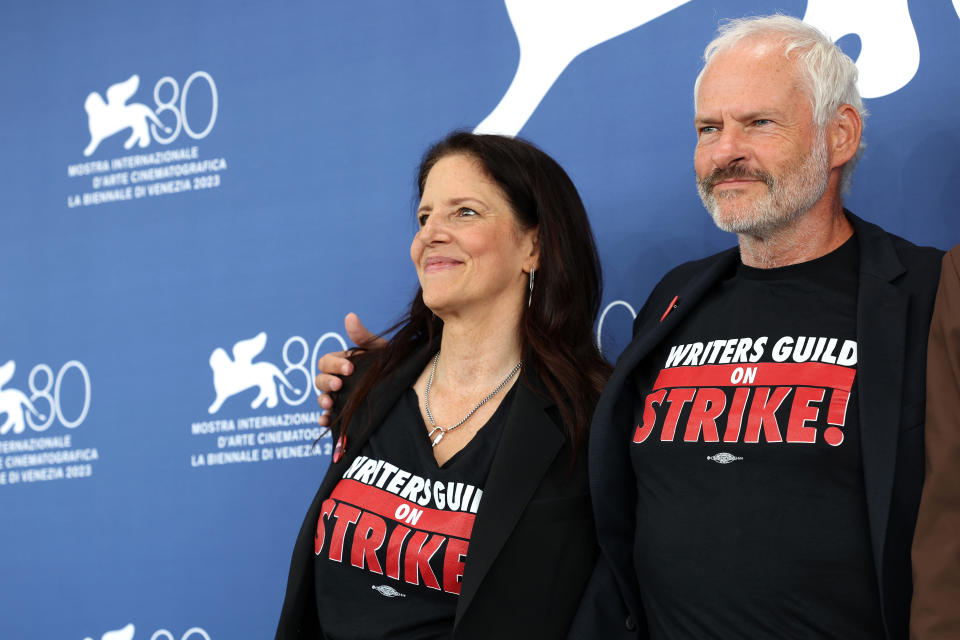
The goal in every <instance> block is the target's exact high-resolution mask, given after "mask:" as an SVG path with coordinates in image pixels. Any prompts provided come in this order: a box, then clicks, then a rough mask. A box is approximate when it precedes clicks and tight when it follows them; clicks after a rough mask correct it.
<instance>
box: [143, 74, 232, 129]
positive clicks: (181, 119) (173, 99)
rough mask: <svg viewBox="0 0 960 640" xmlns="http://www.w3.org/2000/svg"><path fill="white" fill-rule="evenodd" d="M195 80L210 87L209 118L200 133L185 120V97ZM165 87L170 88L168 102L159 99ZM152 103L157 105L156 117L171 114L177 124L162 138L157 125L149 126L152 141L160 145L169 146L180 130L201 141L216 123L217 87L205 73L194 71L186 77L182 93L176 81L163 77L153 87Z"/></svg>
mask: <svg viewBox="0 0 960 640" xmlns="http://www.w3.org/2000/svg"><path fill="white" fill-rule="evenodd" d="M197 80H204V81H206V83H207V85H208V86H209V87H210V98H211V103H210V116H209V119H208V120H207V125H206V126H205V127H204V128H203V129H202V130H200V131H196V130H194V128H193V127H192V126H191V125H190V121H189V119H188V118H187V96H188V95H189V93H190V87H191V86H192V85H193V83H194V82H195V81H197ZM167 85H169V86H170V88H171V90H172V93H171V95H170V99H169V100H163V99H161V97H160V93H161V91H163V88H164V87H166V86H167ZM178 98H179V100H180V102H179V106H178V104H177V99H178ZM153 101H154V102H156V103H157V109H156V110H155V113H156V114H157V117H160V114H162V113H167V112H169V113H172V114H173V116H174V118H176V121H177V124H176V125H175V126H173V127H171V128H170V131H171V133H170V135H168V136H166V137H164V136H163V135H161V133H160V131H159V130H158V129H157V125H155V124H151V125H150V131H151V133H152V134H153V139H154V140H156V141H157V142H159V143H160V144H170V143H171V142H173V141H174V140H176V139H177V136H179V135H180V130H181V129H182V130H183V131H184V132H185V133H186V134H187V135H188V136H190V137H191V138H193V139H194V140H201V139H203V138H206V137H207V135H209V133H210V131H212V130H213V123H214V122H216V121H217V109H218V105H219V100H218V97H217V85H216V84H215V83H214V82H213V78H212V77H210V74H209V73H207V72H206V71H194V72H193V73H191V74H190V76H189V77H187V81H186V82H184V83H183V92H182V93H181V91H180V85H179V84H177V81H176V80H174V79H173V78H171V77H170V76H164V77H163V78H160V80H158V81H157V84H156V85H154V87H153Z"/></svg>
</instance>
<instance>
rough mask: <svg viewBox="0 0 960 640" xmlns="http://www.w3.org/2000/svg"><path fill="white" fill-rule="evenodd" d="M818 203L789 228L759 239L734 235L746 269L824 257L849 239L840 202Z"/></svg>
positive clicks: (849, 230) (848, 223)
mask: <svg viewBox="0 0 960 640" xmlns="http://www.w3.org/2000/svg"><path fill="white" fill-rule="evenodd" d="M824 200H826V199H821V200H820V201H819V202H817V203H816V204H815V205H814V206H813V207H811V208H810V210H809V211H807V212H806V213H804V214H803V215H801V216H799V217H798V218H797V219H795V220H793V221H792V222H790V223H789V224H787V225H786V226H784V227H781V228H780V229H777V230H775V231H771V232H770V233H768V234H764V235H763V236H757V235H751V234H745V233H744V234H737V239H738V241H739V243H740V260H741V261H742V262H743V264H745V265H747V266H748V267H755V268H757V269H773V268H776V267H785V266H787V265H791V264H799V263H801V262H808V261H810V260H815V259H816V258H819V257H821V256H825V255H827V254H828V253H830V252H831V251H833V250H834V249H836V248H838V247H839V246H840V245H842V244H843V243H844V242H846V241H847V240H849V239H850V236H852V235H853V225H851V224H850V221H849V220H847V217H846V216H845V215H844V213H843V203H842V202H841V200H840V198H836V199H832V200H830V201H827V202H824Z"/></svg>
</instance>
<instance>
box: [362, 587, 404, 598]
mask: <svg viewBox="0 0 960 640" xmlns="http://www.w3.org/2000/svg"><path fill="white" fill-rule="evenodd" d="M370 588H371V589H373V590H374V591H376V592H378V593H379V594H380V595H382V596H386V597H388V598H396V597H397V596H400V597H401V598H406V597H407V596H406V594H403V593H400V592H399V591H397V590H396V589H394V588H393V587H391V586H390V585H386V584H375V585H372V586H371V587H370Z"/></svg>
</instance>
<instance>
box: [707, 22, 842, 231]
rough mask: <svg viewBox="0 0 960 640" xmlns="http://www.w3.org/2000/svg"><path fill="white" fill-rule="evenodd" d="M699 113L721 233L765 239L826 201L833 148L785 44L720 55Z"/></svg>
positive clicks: (710, 202) (752, 45)
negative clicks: (829, 148) (816, 119)
mask: <svg viewBox="0 0 960 640" xmlns="http://www.w3.org/2000/svg"><path fill="white" fill-rule="evenodd" d="M696 106H697V113H696V118H695V122H696V127H697V148H696V152H695V154H694V167H695V168H696V172H697V187H698V191H699V192H700V198H701V199H702V200H703V204H704V206H706V208H707V210H708V211H709V212H710V215H711V216H713V220H714V222H715V223H716V224H717V226H718V227H720V228H721V229H723V230H724V231H730V232H733V233H745V234H750V235H757V236H761V237H763V236H766V235H768V234H769V233H770V232H773V231H776V230H778V229H781V228H783V227H784V226H786V225H787V224H789V223H790V222H792V221H793V220H795V219H797V218H798V217H800V216H801V215H803V214H804V213H805V212H806V211H807V210H808V209H810V207H812V206H813V205H814V203H816V202H817V201H818V200H819V199H820V198H821V196H823V193H824V191H825V190H826V187H827V182H828V179H829V176H830V165H829V158H828V154H827V148H826V142H825V139H824V136H823V132H822V130H821V129H820V128H819V127H817V126H816V124H815V123H814V121H813V109H812V107H811V105H810V99H809V95H808V93H807V91H806V89H805V88H804V87H803V85H802V84H801V77H800V73H799V71H798V69H797V68H796V64H795V63H794V62H793V60H791V59H788V58H786V57H784V55H783V50H782V48H781V47H780V46H779V45H778V44H776V43H771V42H769V41H765V40H747V41H745V42H742V43H740V44H739V45H737V46H736V47H734V48H733V49H731V50H729V51H725V52H722V53H718V54H716V55H715V56H714V57H713V59H712V60H711V61H710V64H709V65H708V67H707V69H706V71H705V72H704V75H703V79H702V80H701V83H700V91H699V93H698V95H697V105H696Z"/></svg>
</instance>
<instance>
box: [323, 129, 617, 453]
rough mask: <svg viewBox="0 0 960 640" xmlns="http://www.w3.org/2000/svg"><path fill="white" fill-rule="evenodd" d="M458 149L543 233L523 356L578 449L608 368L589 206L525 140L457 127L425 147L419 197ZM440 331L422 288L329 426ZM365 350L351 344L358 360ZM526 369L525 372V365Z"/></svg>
mask: <svg viewBox="0 0 960 640" xmlns="http://www.w3.org/2000/svg"><path fill="white" fill-rule="evenodd" d="M452 155H465V156H469V157H471V158H473V159H475V160H476V161H477V162H479V164H480V166H481V167H482V168H483V170H484V171H485V172H486V174H487V176H488V177H490V178H492V179H493V181H494V182H495V183H496V184H497V185H498V186H499V187H500V189H501V191H502V192H503V195H504V196H506V199H507V201H508V202H509V203H510V206H511V207H512V209H513V212H514V214H515V216H516V219H517V222H518V224H519V225H520V227H521V228H522V229H532V228H535V227H536V228H538V229H539V233H538V237H539V250H540V264H539V266H538V268H537V272H536V283H535V286H534V290H533V299H532V302H531V304H530V306H529V307H528V308H527V309H525V310H524V318H523V321H522V324H521V327H520V331H521V333H522V334H523V335H522V336H521V348H522V356H521V357H522V358H523V361H524V362H525V363H527V364H528V365H532V367H533V368H534V369H535V370H536V372H537V376H538V377H539V379H540V381H541V382H542V386H543V388H542V389H541V392H546V393H548V394H549V395H550V396H551V397H552V398H553V400H554V401H555V402H556V404H557V406H558V408H559V410H560V414H561V418H562V421H563V426H564V428H565V429H566V430H567V432H568V433H567V434H568V436H569V438H570V440H571V443H572V445H573V451H574V452H576V451H577V450H578V449H579V445H581V444H582V443H583V441H584V438H585V436H586V432H587V428H588V425H589V422H590V418H591V414H592V412H593V406H594V404H595V403H596V399H597V397H598V396H599V394H600V391H601V389H602V388H603V385H604V384H605V383H606V381H607V378H608V377H609V375H610V371H611V366H610V364H609V363H608V362H607V361H606V360H604V358H603V356H602V355H601V354H600V352H599V351H598V350H597V348H596V346H595V345H594V342H593V322H594V318H596V316H597V312H598V311H599V309H600V302H601V288H602V276H601V272H600V260H599V258H598V257H597V248H596V245H595V243H594V240H593V232H592V231H591V229H590V221H589V220H588V219H587V212H586V210H585V209H584V207H583V202H582V201H581V200H580V195H579V194H578V193H577V189H576V187H574V186H573V182H572V181H571V180H570V178H569V176H567V173H566V172H565V171H564V170H563V168H562V167H561V166H560V165H559V164H557V163H556V162H555V161H554V160H553V158H551V157H550V156H548V155H547V154H546V153H544V152H543V151H541V150H540V149H538V148H537V147H535V146H534V145H532V144H530V143H529V142H526V141H524V140H520V139H517V138H508V137H505V136H497V135H479V134H473V133H466V132H454V133H451V134H450V135H448V136H447V137H446V138H444V139H443V140H441V141H440V142H438V143H436V144H434V145H433V146H432V147H430V149H428V150H427V152H426V154H425V155H424V156H423V160H422V161H421V162H420V169H419V171H418V175H417V187H418V190H419V194H420V196H422V195H423V189H424V185H425V183H426V180H427V175H428V174H429V173H430V170H431V169H432V168H433V167H434V165H436V164H437V162H439V161H440V160H441V159H442V158H445V157H447V156H452ZM442 327H443V322H442V321H441V320H440V319H439V318H437V317H436V316H434V315H433V312H431V311H430V309H428V308H427V306H426V305H425V304H424V302H423V291H422V289H418V290H417V295H416V296H415V297H414V299H413V302H411V303H410V309H409V311H408V312H407V314H406V316H405V317H404V318H403V319H402V320H401V321H400V322H399V323H398V324H397V325H395V326H394V327H392V328H391V329H389V330H388V331H387V333H390V332H394V331H395V333H394V334H393V337H392V338H391V339H390V340H389V342H388V343H387V345H386V346H385V347H384V348H382V349H378V350H377V351H375V352H374V351H372V352H370V356H369V357H371V358H372V362H371V364H370V366H369V367H368V368H367V369H366V370H365V371H364V372H363V374H362V375H361V376H360V378H359V380H358V381H357V382H356V387H355V388H354V391H353V392H352V393H351V394H350V397H349V398H348V399H347V402H346V404H345V405H344V406H343V408H342V410H341V411H340V412H339V414H338V415H337V417H336V418H335V419H334V422H333V424H332V427H333V429H334V430H335V431H337V432H339V433H343V432H344V431H345V430H346V429H347V428H348V426H349V425H350V422H351V419H352V418H353V417H354V415H355V413H356V411H357V409H358V408H359V407H360V405H361V403H362V402H363V401H364V400H365V398H366V397H367V395H368V394H369V393H370V391H371V389H372V388H373V387H374V385H375V384H376V383H377V382H379V381H380V380H381V379H382V378H383V377H384V376H385V375H388V374H389V372H391V371H393V370H395V369H396V367H397V366H398V365H399V364H400V363H401V362H403V360H404V359H405V358H407V357H408V356H409V355H410V354H411V353H412V352H414V351H416V350H417V349H418V348H420V347H421V346H422V345H424V344H426V343H428V342H430V341H432V340H433V339H434V337H435V336H437V335H439V333H440V331H441V329H442ZM361 346H362V345H361ZM362 352H363V350H362V349H358V350H355V351H354V355H353V356H352V357H354V358H355V357H356V356H357V355H359V354H360V353H362ZM523 371H524V375H525V374H526V371H527V367H524V369H523ZM368 426H369V425H368Z"/></svg>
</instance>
